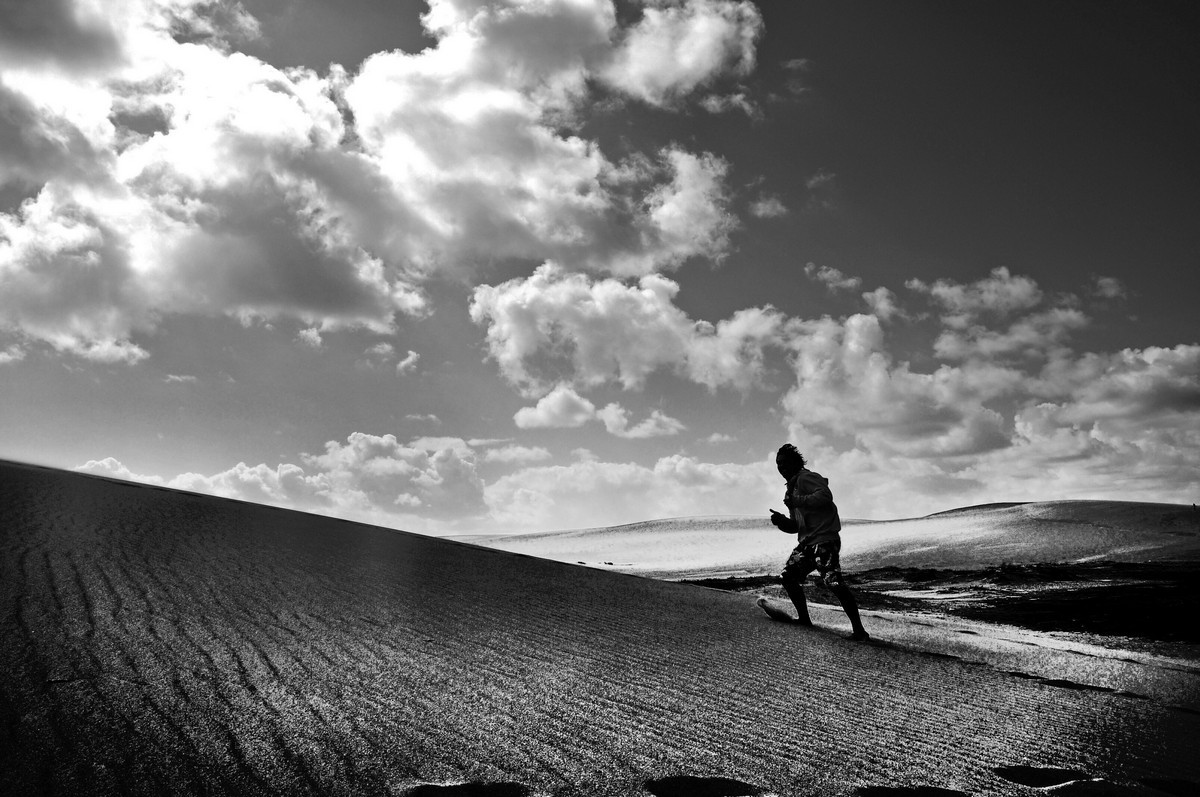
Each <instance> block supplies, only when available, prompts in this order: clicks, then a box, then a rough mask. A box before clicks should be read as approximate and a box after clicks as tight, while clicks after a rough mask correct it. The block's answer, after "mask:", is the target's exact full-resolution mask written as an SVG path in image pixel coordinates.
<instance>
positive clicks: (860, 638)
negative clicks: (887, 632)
mask: <svg viewBox="0 0 1200 797" xmlns="http://www.w3.org/2000/svg"><path fill="white" fill-rule="evenodd" d="M870 638H871V635H870V634H868V633H867V632H866V631H855V632H854V633H853V634H851V635H850V636H848V637H846V639H849V640H850V641H851V642H866V641H867V640H868V639H870Z"/></svg>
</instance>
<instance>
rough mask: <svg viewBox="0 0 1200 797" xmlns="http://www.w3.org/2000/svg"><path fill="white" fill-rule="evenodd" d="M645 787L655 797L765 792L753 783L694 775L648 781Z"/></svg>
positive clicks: (739, 796)
mask: <svg viewBox="0 0 1200 797" xmlns="http://www.w3.org/2000/svg"><path fill="white" fill-rule="evenodd" d="M643 785H644V786H645V787H646V791H648V792H650V793H651V794H653V795H654V797H742V796H743V795H748V796H749V795H756V794H761V793H762V791H763V790H762V789H761V788H759V787H758V786H755V785H754V784H752V783H743V782H742V781H740V780H733V779H732V778H699V777H695V776H694V775H676V776H674V777H669V778H658V779H656V780H648V781H646V782H645V783H644V784H643Z"/></svg>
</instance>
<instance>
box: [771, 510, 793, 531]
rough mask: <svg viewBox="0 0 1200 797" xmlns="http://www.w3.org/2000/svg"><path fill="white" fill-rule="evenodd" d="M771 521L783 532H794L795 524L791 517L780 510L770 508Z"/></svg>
mask: <svg viewBox="0 0 1200 797" xmlns="http://www.w3.org/2000/svg"><path fill="white" fill-rule="evenodd" d="M771 523H772V525H774V526H775V528H777V529H779V530H780V531H782V532H783V533H784V534H795V533H796V524H795V523H794V522H792V519H791V518H790V517H788V516H787V515H785V514H783V513H782V512H776V511H775V510H774V509H772V510H771Z"/></svg>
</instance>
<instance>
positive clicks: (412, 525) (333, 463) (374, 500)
mask: <svg viewBox="0 0 1200 797" xmlns="http://www.w3.org/2000/svg"><path fill="white" fill-rule="evenodd" d="M84 467H87V468H90V469H91V470H92V471H93V472H102V471H106V472H108V473H113V474H116V473H127V471H126V470H125V469H124V468H123V467H122V466H121V465H120V463H119V462H116V460H112V459H109V460H104V461H102V462H101V463H93V462H89V463H88V465H86V466H84ZM122 478H125V476H122ZM132 478H134V479H135V480H137V481H147V480H148V479H147V477H139V476H133V477H132ZM155 478H157V477H151V479H155ZM156 483H164V482H163V481H162V480H161V479H159V480H158V481H157V482H156ZM165 484H166V486H168V487H174V488H177V489H184V490H191V491H194V492H202V493H208V494H210V495H219V496H224V497H228V498H236V499H239V500H243V501H254V502H256V503H265V504H272V505H276V506H284V507H290V508H295V509H303V510H307V511H317V512H322V513H324V514H333V515H337V516H339V517H348V518H353V519H358V520H363V521H367V522H373V523H385V524H386V525H390V526H393V527H397V528H407V529H410V530H414V531H422V530H427V529H441V528H449V527H452V526H453V525H454V524H455V523H459V522H471V521H472V520H477V519H478V518H479V517H480V516H481V514H482V513H484V512H485V510H486V508H485V506H484V504H483V482H482V481H481V479H480V478H479V475H478V473H477V472H476V457H475V453H474V451H473V450H472V449H471V447H470V446H468V445H467V444H466V443H465V442H464V441H462V440H460V439H458V438H442V439H437V438H424V439H420V440H415V441H413V442H412V443H410V444H407V445H405V444H402V443H400V442H399V441H398V440H397V439H396V438H395V436H393V435H390V434H389V435H382V436H378V435H371V434H363V433H359V432H355V433H354V434H351V435H350V436H349V437H348V438H347V439H346V442H345V443H339V442H337V441H332V440H331V441H329V442H328V443H326V444H325V449H324V452H323V453H320V454H303V455H301V464H293V463H281V464H279V465H276V466H274V467H271V466H269V465H266V464H259V465H253V466H252V465H247V464H246V463H244V462H239V463H238V464H237V465H235V466H234V467H232V468H229V469H227V470H224V471H221V472H218V473H214V474H211V475H204V474H200V473H184V474H181V475H179V476H176V477H175V478H173V479H170V480H169V481H166V482H165Z"/></svg>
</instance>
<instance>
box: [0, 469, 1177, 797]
mask: <svg viewBox="0 0 1200 797" xmlns="http://www.w3.org/2000/svg"><path fill="white" fill-rule="evenodd" d="M0 529H2V530H3V532H2V534H3V536H2V538H0V539H2V546H3V558H2V569H0V606H2V609H3V618H4V619H3V625H2V627H0V628H2V630H0V633H2V644H0V656H2V661H0V673H2V675H0V718H2V722H0V794H14V795H15V794H96V795H107V794H155V795H158V794H167V793H171V794H251V795H253V794H338V795H341V794H345V795H372V794H395V795H403V794H408V795H431V794H447V795H449V794H458V795H485V796H486V795H491V796H492V797H496V796H497V795H592V794H598V795H610V794H611V795H647V794H656V795H685V794H691V795H701V796H703V795H718V794H719V795H732V794H763V795H771V794H775V795H866V796H868V797H869V796H870V795H875V797H881V796H882V795H909V796H910V797H925V796H926V795H934V794H941V795H959V794H968V795H1021V796H1023V797H1028V795H1031V794H1038V793H1041V792H1039V791H1037V788H1039V787H1041V788H1048V789H1050V790H1049V791H1047V792H1046V793H1047V794H1101V793H1104V794H1129V795H1132V794H1142V795H1161V794H1189V793H1195V789H1196V788H1197V784H1200V759H1198V758H1197V756H1196V755H1195V751H1196V749H1197V742H1198V741H1200V712H1198V711H1197V708H1198V707H1197V704H1196V691H1195V688H1194V687H1195V683H1196V680H1195V679H1196V673H1195V669H1194V668H1189V667H1187V666H1181V667H1179V668H1178V670H1177V671H1175V672H1174V673H1173V674H1172V672H1171V671H1169V670H1166V669H1163V670H1162V672H1161V673H1159V675H1158V676H1156V678H1160V679H1162V681H1163V682H1162V683H1158V685H1157V686H1156V688H1155V689H1154V690H1142V691H1141V692H1138V691H1136V690H1128V689H1126V688H1124V686H1122V688H1121V689H1117V688H1115V687H1110V686H1106V685H1104V684H1101V685H1100V687H1103V689H1102V688H1088V685H1087V684H1086V683H1085V676H1086V673H1085V674H1083V675H1080V674H1079V673H1076V672H1065V673H1062V674H1061V677H1059V678H1055V677H1051V676H1053V675H1054V674H1055V673H1054V672H1053V669H1054V668H1057V667H1066V668H1069V667H1070V666H1071V665H1070V663H1069V661H1067V660H1060V659H1058V658H1056V655H1058V654H1054V653H1053V652H1049V653H1047V652H1045V651H1041V652H1039V651H1035V650H1034V648H1036V645H1033V647H1030V659H1033V658H1039V656H1040V658H1039V661H1041V666H1042V667H1043V668H1045V667H1049V668H1051V670H1044V669H1043V670H1042V671H1039V672H1037V673H1036V675H1037V677H1031V673H1032V671H1031V670H1030V669H1023V668H1022V660H1021V648H1022V647H1023V646H1028V645H1027V643H1026V642H1022V641H1020V640H1018V641H1016V642H1013V641H1012V640H1009V639H1005V640H1000V641H999V642H998V643H997V644H998V645H999V647H998V649H1002V653H1003V656H1002V658H1003V662H1002V663H1001V664H999V665H998V664H996V663H995V662H993V663H987V662H971V661H966V660H964V659H962V658H955V657H953V656H954V655H958V653H959V652H958V651H955V650H952V651H949V652H948V653H947V654H946V655H932V654H930V653H928V652H921V651H920V650H917V649H915V648H913V647H910V646H909V645H908V643H907V641H906V634H909V633H910V632H915V630H923V631H924V632H929V631H930V629H928V628H924V629H921V628H916V627H910V628H907V629H906V628H905V622H906V621H905V618H904V617H902V616H889V617H886V618H885V617H883V616H872V615H868V616H867V618H866V619H867V621H868V624H869V627H871V628H873V630H875V631H876V634H877V636H878V637H879V639H880V642H881V644H879V645H861V644H855V643H851V642H848V641H846V640H844V639H843V638H842V637H841V636H840V634H839V633H836V632H835V631H836V630H839V629H837V628H835V626H837V624H839V623H844V619H843V618H842V617H841V616H840V614H839V613H837V612H834V611H827V610H822V611H820V612H818V613H817V617H816V619H817V621H818V625H819V626H821V627H818V628H817V629H815V630H803V629H800V628H796V627H793V626H788V625H784V624H780V623H775V622H772V621H770V620H769V619H767V618H766V616H765V615H764V614H763V613H762V612H760V611H759V609H758V608H757V607H756V606H755V605H754V603H753V601H752V600H750V599H748V598H747V597H746V596H742V595H734V594H729V593H725V592H720V591H716V590H711V589H704V588H701V587H695V586H687V585H681V584H672V583H666V582H661V581H654V580H649V579H643V578H637V577H632V576H628V575H622V574H618V573H612V572H606V571H604V570H599V569H594V568H586V567H577V566H571V565H566V564H562V563H557V562H552V561H546V560H539V559H535V558H531V557H528V556H522V555H518V554H513V553H509V552H504V551H497V550H490V549H485V548H479V547H472V546H468V545H463V544H459V543H454V542H448V541H444V540H436V539H431V538H424V537H420V536H416V535H410V534H404V533H397V532H392V531H387V530H383V529H378V528H372V527H367V526H361V525H356V524H352V523H347V522H341V521H336V520H331V519H328V518H323V517H319V516H314V515H306V514H301V513H295V512H288V511H283V510H278V509H272V508H267V507H262V506H256V505H251V504H244V503H238V502H234V501H227V500H222V499H216V498H211V497H205V496H198V495H192V494H187V493H180V492H176V491H171V490H166V489H160V488H153V487H147V486H141V485H133V484H126V483H120V482H115V481H111V480H107V479H102V478H98V477H90V476H83V475H79V474H70V473H64V472H60V471H53V470H47V469H42V468H35V467H30V466H23V465H14V464H0ZM979 628H983V626H980V627H979ZM979 628H974V629H969V630H973V631H974V634H972V635H978V633H980V632H979ZM914 629H915V630H914ZM946 633H947V634H948V635H952V634H951V633H950V631H949V630H947V631H946ZM966 636H971V635H959V638H962V639H965V638H966ZM1001 643H1002V644H1001ZM955 644H958V643H957V642H956V643H955ZM1030 644H1031V643H1030ZM1084 654H1086V655H1089V656H1093V657H1096V656H1103V655H1104V654H1103V652H1095V651H1091V652H1089V651H1084ZM997 655H998V656H999V655H1000V654H997ZM1072 655H1076V654H1074V653H1073V654H1072ZM1031 666H1032V664H1031ZM1160 669H1162V668H1160ZM1106 677H1107V676H1106ZM1172 679H1173V680H1172ZM1135 680H1136V679H1135ZM1097 779H1099V780H1097ZM935 788H936V789H941V790H942V791H936V790H934V789H935ZM1189 790H1191V791H1189Z"/></svg>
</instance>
